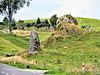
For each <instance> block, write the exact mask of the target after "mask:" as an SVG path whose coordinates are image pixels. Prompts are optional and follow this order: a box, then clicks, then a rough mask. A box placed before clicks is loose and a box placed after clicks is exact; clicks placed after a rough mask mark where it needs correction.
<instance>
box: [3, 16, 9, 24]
mask: <svg viewBox="0 0 100 75" xmlns="http://www.w3.org/2000/svg"><path fill="white" fill-rule="evenodd" d="M3 24H4V25H8V18H7V17H5V18H4V19H3Z"/></svg>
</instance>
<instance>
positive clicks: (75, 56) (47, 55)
mask: <svg viewBox="0 0 100 75" xmlns="http://www.w3.org/2000/svg"><path fill="white" fill-rule="evenodd" d="M80 19H81V21H80ZM77 20H78V23H79V26H80V27H81V26H82V25H84V26H90V27H92V28H95V31H93V32H88V33H87V34H86V35H85V36H82V35H76V36H70V37H69V38H66V39H65V40H63V39H58V40H56V43H55V44H52V43H45V44H42V46H45V47H44V48H42V50H41V51H39V53H38V54H36V55H34V56H30V57H28V58H27V60H33V59H34V61H37V62H39V63H42V65H43V64H44V63H46V65H45V68H46V69H49V70H52V71H53V74H56V75H60V74H61V75H62V74H65V75H66V73H67V74H68V75H72V74H73V73H71V74H69V73H68V72H69V71H71V70H73V69H76V71H77V70H79V71H81V69H82V63H83V62H85V65H88V63H90V64H91V66H89V67H91V68H92V70H96V71H97V69H100V41H99V40H100V20H96V19H88V18H79V17H77ZM50 35H51V33H49V32H48V33H39V38H40V41H44V40H45V39H47V38H48V37H49V36H50ZM78 39H81V41H77V40H78ZM3 42H5V44H4V43H3ZM5 45H8V46H7V48H5ZM28 45H29V38H25V37H20V36H16V35H9V34H0V50H1V52H0V55H3V54H5V52H7V50H8V52H7V53H9V51H12V53H15V52H16V50H18V51H19V50H22V49H25V50H28ZM15 46H16V47H15ZM65 46H67V47H68V48H63V47H65ZM14 47H15V48H14ZM19 48H20V49H19ZM9 49H10V50H9ZM2 52H4V53H3V54H2ZM58 59H59V60H60V63H58ZM19 67H20V66H19ZM37 67H38V66H37ZM42 68H43V67H42ZM33 69H34V68H33ZM85 69H88V68H87V66H85ZM86 71H87V70H86ZM49 73H51V74H52V72H49ZM78 74H79V75H80V73H78ZM78 74H76V75H78ZM86 75H88V74H86Z"/></svg>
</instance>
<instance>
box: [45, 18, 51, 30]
mask: <svg viewBox="0 0 100 75" xmlns="http://www.w3.org/2000/svg"><path fill="white" fill-rule="evenodd" d="M44 22H45V23H46V25H47V27H48V28H50V24H49V22H48V20H47V19H46V20H45V21H44Z"/></svg>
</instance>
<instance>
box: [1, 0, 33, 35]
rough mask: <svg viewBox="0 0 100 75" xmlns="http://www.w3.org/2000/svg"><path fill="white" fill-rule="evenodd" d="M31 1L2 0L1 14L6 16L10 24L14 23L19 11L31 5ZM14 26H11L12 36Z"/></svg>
mask: <svg viewBox="0 0 100 75" xmlns="http://www.w3.org/2000/svg"><path fill="white" fill-rule="evenodd" d="M30 1H31V0H0V14H4V15H5V16H6V17H7V18H8V19H9V22H11V21H12V17H13V15H14V14H15V13H17V10H19V9H21V8H22V7H23V6H24V5H25V4H27V6H29V5H30ZM11 28H12V26H11V25H9V32H10V34H12V29H11Z"/></svg>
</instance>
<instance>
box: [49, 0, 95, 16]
mask: <svg viewBox="0 0 100 75" xmlns="http://www.w3.org/2000/svg"><path fill="white" fill-rule="evenodd" d="M61 5H62V6H61V7H60V8H57V9H56V10H54V11H53V12H50V13H49V14H48V16H49V17H50V16H52V15H53V14H57V15H58V16H62V15H66V14H72V15H73V16H91V12H92V11H94V9H95V5H96V1H95V0H61Z"/></svg>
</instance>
